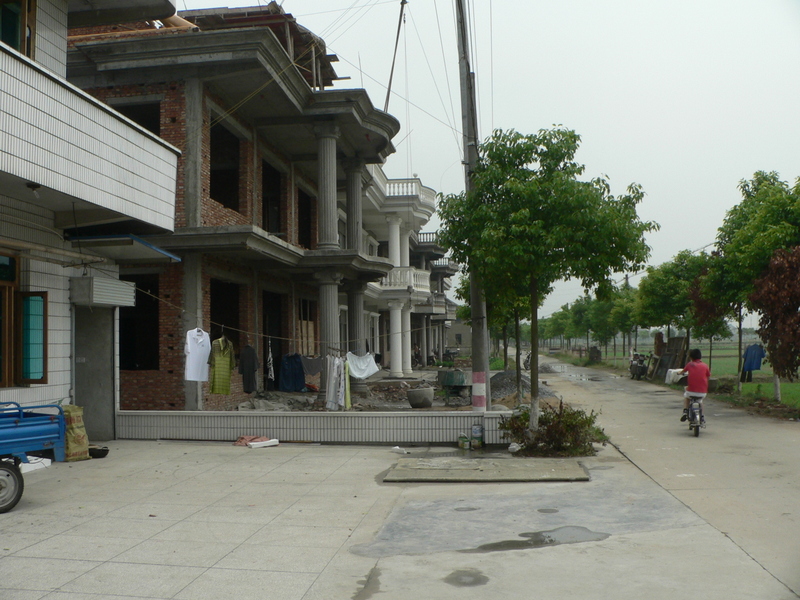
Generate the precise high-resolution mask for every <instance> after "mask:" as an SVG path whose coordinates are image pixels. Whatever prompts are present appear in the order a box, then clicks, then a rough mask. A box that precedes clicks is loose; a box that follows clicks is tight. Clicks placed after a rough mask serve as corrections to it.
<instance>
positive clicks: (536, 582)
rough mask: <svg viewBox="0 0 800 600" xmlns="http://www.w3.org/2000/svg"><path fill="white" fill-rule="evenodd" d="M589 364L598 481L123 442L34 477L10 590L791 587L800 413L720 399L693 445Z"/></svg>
mask: <svg viewBox="0 0 800 600" xmlns="http://www.w3.org/2000/svg"><path fill="white" fill-rule="evenodd" d="M587 375H589V373H588V372H585V371H577V372H572V371H570V372H569V373H567V374H565V377H564V379H559V380H558V381H555V382H554V383H555V385H556V386H557V389H558V390H559V391H561V393H563V394H564V395H565V397H568V398H569V399H570V401H572V402H574V403H576V404H578V403H583V404H584V405H585V406H587V407H595V408H600V407H602V409H603V414H602V421H603V425H604V426H605V427H606V429H607V430H608V431H609V433H611V435H612V436H613V437H614V439H615V442H618V443H619V444H620V447H621V449H622V452H623V453H624V454H622V453H620V452H619V451H618V450H617V449H616V448H615V447H612V446H607V447H605V448H603V449H602V450H601V451H600V453H599V454H598V455H597V456H595V457H591V458H587V459H585V460H583V461H582V464H583V466H584V468H585V469H586V470H587V471H588V472H589V473H590V475H591V480H590V481H587V482H548V483H538V482H537V483H530V482H520V483H385V482H384V481H383V476H384V475H385V474H386V473H387V472H388V471H389V470H390V469H392V467H393V466H394V465H395V464H397V462H398V460H399V459H400V455H398V454H395V453H393V452H392V451H391V448H390V446H371V447H367V446H319V445H312V444H281V445H280V446H276V447H272V448H262V449H258V450H250V449H248V448H242V447H234V446H232V445H230V444H222V443H187V442H137V441H116V442H111V443H109V447H110V448H111V452H110V454H109V456H108V457H107V458H104V459H102V460H91V461H84V462H80V463H56V464H54V465H52V466H51V467H50V468H48V469H41V470H38V471H34V472H32V473H29V474H28V475H26V478H25V479H26V490H25V495H24V496H23V498H22V501H21V502H20V504H19V505H18V506H17V507H16V508H15V509H14V510H13V511H12V512H10V513H8V514H5V515H0V599H2V600H122V599H133V598H139V599H141V598H150V599H157V600H166V599H173V598H174V599H180V600H220V599H223V598H235V599H236V600H251V599H252V600H472V599H478V598H480V599H482V600H483V599H486V598H502V599H517V598H520V599H521V598H537V599H540V600H561V599H564V598H580V599H581V600H606V599H608V598H614V600H642V599H647V600H675V599H677V598H703V599H704V600H765V599H768V600H797V599H798V596H797V595H796V594H795V593H793V592H792V591H791V589H789V588H790V587H792V588H794V589H795V590H796V589H798V587H800V586H798V585H797V578H798V574H797V572H796V566H797V564H798V560H797V558H798V552H797V549H798V546H797V543H798V542H797V540H798V538H800V536H798V535H797V534H798V531H797V523H796V514H797V513H796V511H795V510H794V506H795V505H796V503H797V501H798V499H799V498H800V495H799V494H798V493H797V492H798V489H797V486H798V478H797V469H798V464H800V461H798V460H797V458H798V457H797V451H798V449H797V445H798V444H797V442H798V436H799V435H800V424H788V423H787V424H781V423H776V422H772V421H764V420H761V419H756V418H752V417H747V416H744V415H742V414H741V413H738V412H735V411H727V410H724V409H723V408H721V407H717V406H714V405H711V407H710V410H709V411H708V412H709V418H710V419H711V424H710V426H709V428H708V429H707V430H706V431H704V432H703V435H701V437H700V438H699V439H695V438H693V437H690V435H689V432H688V429H685V428H683V427H681V426H680V424H679V423H678V415H679V410H678V408H677V406H679V398H678V396H677V395H676V394H674V393H669V394H662V393H661V390H659V389H658V388H657V387H655V386H652V385H649V384H644V383H636V382H630V381H628V380H624V379H614V380H610V379H607V378H605V377H604V376H602V375H600V376H599V378H600V380H599V381H583V378H585V377H587ZM587 386H590V387H587ZM715 415H718V416H715ZM264 433H268V432H264ZM234 437H235V436H234ZM698 448H700V449H702V450H703V454H702V455H700V454H699V453H696V452H695V451H696V450H697V449H698ZM409 449H410V450H411V454H410V455H406V456H407V457H409V458H410V457H417V456H419V457H437V459H438V457H442V456H447V455H448V454H449V455H450V456H457V455H458V454H457V452H458V451H457V450H456V449H455V444H454V445H453V446H452V447H449V448H443V447H434V448H409ZM790 452H793V453H794V455H793V457H792V456H790V454H789V453H790ZM626 455H627V456H630V457H631V458H632V460H633V461H634V462H631V461H630V460H628V459H627V458H626ZM476 460H482V459H476ZM509 460H513V459H509ZM792 461H793V462H792ZM792 469H793V470H792ZM787 586H788V587H787Z"/></svg>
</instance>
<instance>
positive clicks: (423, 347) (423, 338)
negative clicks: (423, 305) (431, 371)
mask: <svg viewBox="0 0 800 600" xmlns="http://www.w3.org/2000/svg"><path fill="white" fill-rule="evenodd" d="M421 317H422V319H421V321H422V327H421V329H420V332H419V353H420V354H421V355H422V366H423V367H426V366H428V315H421Z"/></svg>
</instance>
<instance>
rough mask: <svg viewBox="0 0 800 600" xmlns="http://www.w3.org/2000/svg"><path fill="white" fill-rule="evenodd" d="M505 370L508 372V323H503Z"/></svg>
mask: <svg viewBox="0 0 800 600" xmlns="http://www.w3.org/2000/svg"><path fill="white" fill-rule="evenodd" d="M503 370H504V371H508V321H506V322H505V323H503Z"/></svg>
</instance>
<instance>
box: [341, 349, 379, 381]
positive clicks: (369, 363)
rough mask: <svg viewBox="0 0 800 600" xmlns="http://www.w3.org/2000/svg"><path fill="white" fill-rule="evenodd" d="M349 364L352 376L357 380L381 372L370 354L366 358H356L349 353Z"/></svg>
mask: <svg viewBox="0 0 800 600" xmlns="http://www.w3.org/2000/svg"><path fill="white" fill-rule="evenodd" d="M347 364H348V365H349V367H350V375H352V376H353V377H355V378H356V379H366V378H367V377H369V376H370V375H374V374H375V373H377V372H378V371H380V368H378V365H377V364H375V358H374V357H373V356H372V354H369V353H367V354H365V355H364V356H356V355H355V354H353V353H352V352H348V353H347Z"/></svg>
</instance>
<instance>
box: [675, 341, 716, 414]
mask: <svg viewBox="0 0 800 600" xmlns="http://www.w3.org/2000/svg"><path fill="white" fill-rule="evenodd" d="M702 358H703V355H702V353H701V352H700V349H699V348H695V349H694V350H690V351H689V362H688V363H686V366H685V367H683V371H682V372H681V375H683V374H684V373H687V374H688V378H687V382H686V391H685V392H684V394H683V415H682V416H681V421H685V420H686V419H688V418H689V398H692V397H694V398H697V397H700V398H705V397H706V394H707V393H708V380H709V379H710V378H711V369H709V368H708V365H707V364H706V363H704V362H703V361H702V360H701V359H702ZM705 420H706V417H705V415H703V404H702V403H701V404H700V421H702V422H705Z"/></svg>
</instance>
